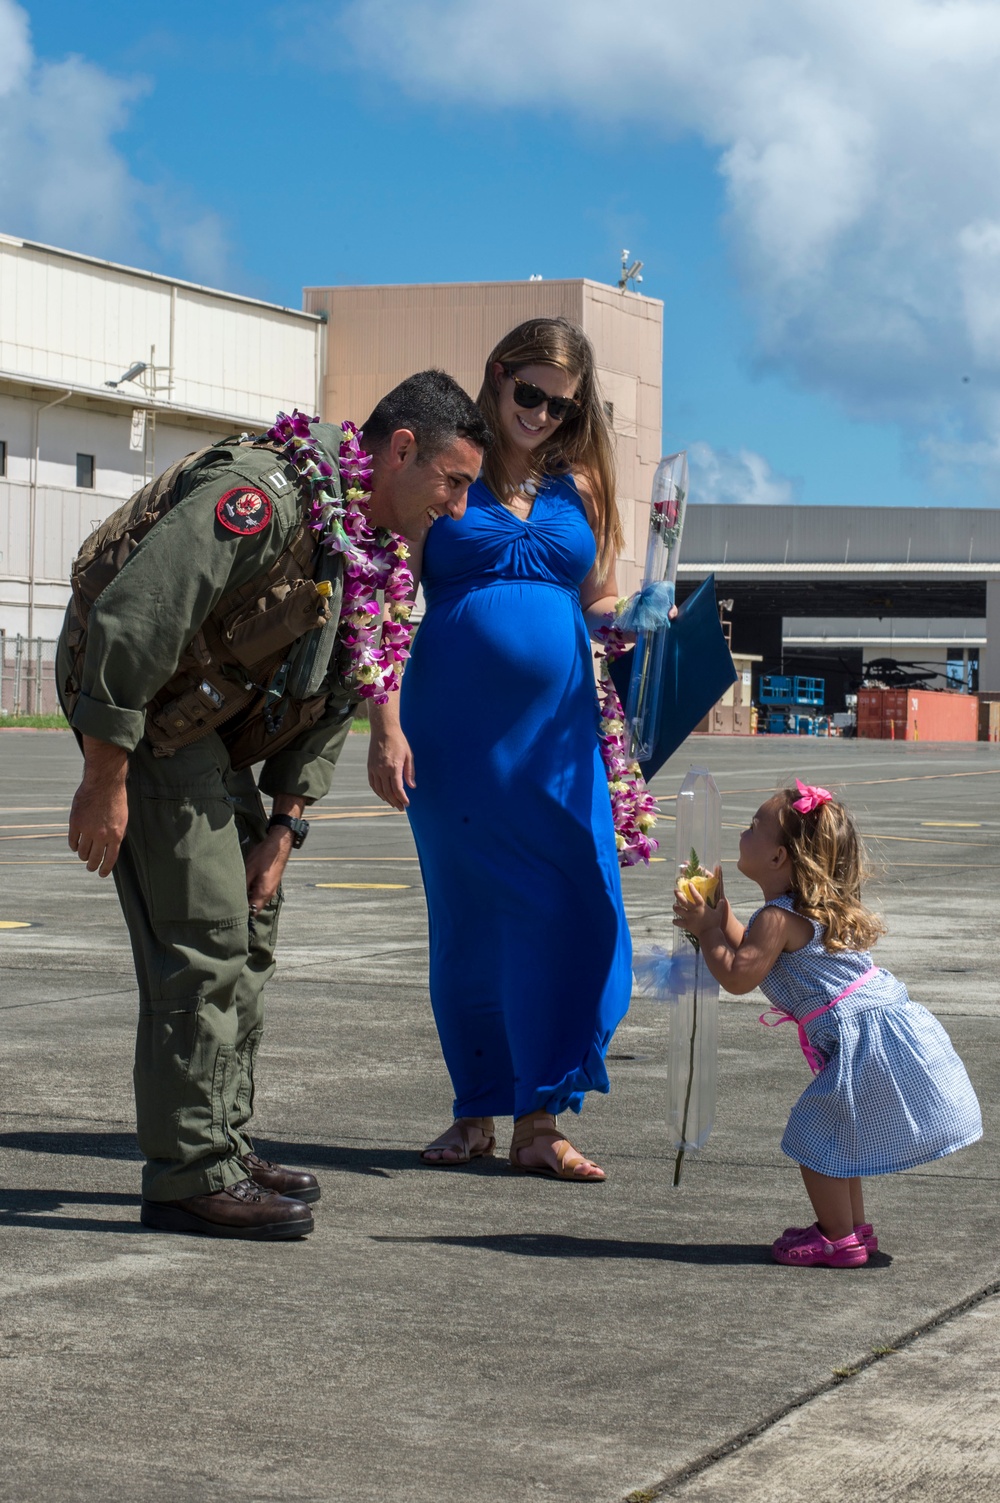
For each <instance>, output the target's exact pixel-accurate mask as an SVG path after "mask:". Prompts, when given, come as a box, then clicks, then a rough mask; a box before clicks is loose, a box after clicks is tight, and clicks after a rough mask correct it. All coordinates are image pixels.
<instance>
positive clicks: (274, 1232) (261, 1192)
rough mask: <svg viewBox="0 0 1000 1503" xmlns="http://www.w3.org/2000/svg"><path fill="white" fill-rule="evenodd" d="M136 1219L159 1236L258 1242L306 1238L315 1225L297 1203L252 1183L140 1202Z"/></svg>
mask: <svg viewBox="0 0 1000 1503" xmlns="http://www.w3.org/2000/svg"><path fill="white" fill-rule="evenodd" d="M139 1220H140V1221H141V1222H142V1224H143V1226H148V1227H153V1228H155V1229H156V1230H157V1231H159V1232H200V1233H201V1234H202V1236H205V1237H242V1238H244V1239H246V1240H252V1241H257V1242H265V1241H275V1240H277V1239H279V1238H287V1237H307V1236H308V1235H309V1233H310V1232H311V1231H312V1230H313V1228H314V1227H315V1225H316V1223H315V1222H314V1221H313V1218H312V1212H311V1211H310V1210H309V1209H308V1208H307V1207H306V1206H304V1205H303V1204H302V1201H301V1200H290V1199H289V1198H288V1197H287V1196H285V1195H276V1194H275V1193H274V1191H273V1190H266V1189H264V1187H263V1186H262V1185H257V1184H254V1182H253V1180H252V1179H241V1180H240V1182H239V1184H236V1185H228V1186H227V1187H226V1189H225V1190H215V1191H214V1192H213V1193H211V1194H209V1195H189V1196H188V1197H187V1198H186V1199H185V1200H144V1201H143V1203H142V1210H141V1211H140V1213H139Z"/></svg>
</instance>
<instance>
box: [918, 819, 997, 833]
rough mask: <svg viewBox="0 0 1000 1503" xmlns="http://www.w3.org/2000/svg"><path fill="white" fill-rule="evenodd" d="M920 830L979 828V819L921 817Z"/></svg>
mask: <svg viewBox="0 0 1000 1503" xmlns="http://www.w3.org/2000/svg"><path fill="white" fill-rule="evenodd" d="M920 828H921V829H922V830H981V829H982V828H983V821H982V820H981V819H922V820H921V821H920Z"/></svg>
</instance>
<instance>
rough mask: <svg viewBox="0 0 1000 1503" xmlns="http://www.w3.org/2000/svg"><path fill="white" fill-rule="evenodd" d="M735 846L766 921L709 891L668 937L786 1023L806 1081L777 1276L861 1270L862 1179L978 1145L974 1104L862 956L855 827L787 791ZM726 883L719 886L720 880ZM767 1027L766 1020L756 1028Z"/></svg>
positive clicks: (787, 1147) (948, 1056)
mask: <svg viewBox="0 0 1000 1503" xmlns="http://www.w3.org/2000/svg"><path fill="white" fill-rule="evenodd" d="M796 783H797V786H798V791H797V792H796V791H795V790H794V789H790V788H788V789H783V790H782V791H781V792H780V793H778V794H776V795H775V796H774V798H771V799H768V801H767V803H765V804H762V805H761V807H760V808H759V809H758V810H757V813H756V814H755V815H754V817H753V819H752V821H751V823H750V827H749V829H746V830H744V831H743V833H742V835H741V836H740V856H739V861H738V862H737V866H738V869H739V870H740V871H741V872H742V873H743V875H744V876H745V877H749V878H750V880H751V881H752V882H755V883H756V884H757V886H758V887H759V888H760V889H761V892H762V893H763V895H764V906H763V907H762V908H758V909H757V911H756V913H755V914H754V915H753V917H752V918H751V920H750V922H749V924H748V925H747V927H746V928H745V929H744V927H743V925H742V924H740V923H739V922H738V921H737V920H736V919H735V918H734V917H733V915H732V912H731V910H730V907H729V903H728V902H727V900H726V898H725V897H724V896H723V895H722V889H721V885H720V887H719V899H718V904H717V906H716V907H715V908H710V907H708V906H707V904H706V903H705V901H704V899H703V897H702V896H701V894H700V893H698V892H697V891H696V890H695V888H694V886H693V885H689V884H683V885H682V887H679V888H678V890H677V891H676V892H675V893H674V898H675V902H674V913H675V915H676V917H675V919H674V923H675V924H676V926H677V927H678V928H681V929H685V930H687V931H688V933H690V934H693V935H694V936H695V938H696V939H697V940H698V942H699V944H700V946H701V950H702V954H703V955H704V957H705V964H706V965H707V967H708V969H709V970H710V971H711V973H712V975H713V976H714V977H716V979H717V980H718V982H719V983H720V985H721V986H722V987H723V988H724V989H725V990H726V991H727V992H734V993H736V994H737V995H740V994H741V993H743V992H749V991H752V990H753V988H754V987H755V986H759V987H760V989H761V991H762V992H763V993H764V995H765V997H767V999H768V1001H769V1002H771V1003H772V1004H773V1005H772V1008H771V1011H772V1012H774V1013H781V1014H784V1015H785V1016H784V1017H781V1018H778V1019H775V1020H774V1021H775V1023H777V1022H789V1021H793V1020H794V1021H795V1022H797V1023H798V1026H799V1040H800V1042H801V1044H802V1050H803V1053H804V1054H805V1056H806V1059H807V1060H808V1061H809V1063H810V1066H811V1068H812V1069H813V1071H814V1072H815V1079H814V1080H813V1082H812V1084H811V1085H810V1086H808V1087H807V1088H806V1090H805V1091H804V1092H803V1094H802V1095H801V1096H800V1097H799V1099H798V1101H797V1102H796V1103H795V1106H794V1107H793V1108H792V1114H791V1116H790V1117H789V1119H788V1126H787V1127H786V1129H785V1135H784V1137H783V1138H782V1140H781V1147H782V1151H783V1152H784V1153H787V1154H788V1156H789V1157H790V1158H793V1159H795V1160H796V1162H797V1163H798V1164H799V1166H800V1168H801V1171H802V1178H803V1180H804V1181H805V1187H806V1191H807V1193H808V1195H809V1199H810V1201H811V1202H812V1208H813V1210H814V1212H815V1214H816V1221H815V1223H814V1224H813V1225H812V1226H810V1227H789V1228H788V1229H787V1231H785V1232H783V1233H782V1235H781V1236H780V1237H779V1238H778V1239H777V1241H776V1242H775V1243H774V1244H773V1246H772V1249H771V1251H772V1253H773V1256H774V1258H775V1259H776V1261H777V1262H779V1263H789V1264H792V1265H795V1266H800V1267H801V1266H812V1265H814V1264H822V1265H824V1266H825V1267H828V1268H855V1267H858V1266H859V1265H860V1264H862V1263H866V1262H867V1261H868V1254H869V1253H870V1252H874V1251H875V1249H876V1248H877V1246H878V1242H877V1239H876V1237H875V1234H874V1231H873V1229H872V1227H871V1225H870V1223H868V1222H867V1221H866V1220H865V1210H864V1202H863V1200H862V1196H861V1177H862V1176H863V1175H868V1174H892V1173H895V1172H896V1171H898V1170H900V1169H911V1168H913V1166H914V1165H915V1164H926V1163H929V1162H930V1161H931V1160H932V1159H939V1158H942V1157H943V1156H944V1155H945V1154H948V1153H954V1152H955V1151H956V1150H957V1149H959V1148H966V1147H967V1146H968V1145H969V1144H970V1143H975V1142H976V1141H977V1140H978V1139H979V1138H981V1137H982V1132H983V1128H982V1120H981V1118H980V1114H979V1103H978V1101H977V1100H976V1096H975V1093H974V1091H973V1089H972V1086H971V1084H970V1083H969V1077H968V1076H967V1075H966V1073H965V1067H964V1065H963V1064H962V1061H961V1060H960V1059H959V1057H958V1055H957V1054H956V1053H955V1051H954V1049H953V1048H952V1046H951V1043H950V1041H949V1039H948V1035H947V1034H946V1033H945V1031H944V1029H943V1028H942V1027H941V1025H940V1023H939V1022H938V1021H937V1019H936V1018H934V1017H933V1016H932V1015H931V1014H930V1013H929V1012H928V1011H927V1010H926V1008H923V1007H920V1006H918V1005H917V1003H915V1002H912V1001H911V1000H910V998H909V997H908V996H907V993H906V988H905V986H904V985H903V983H902V982H901V981H897V980H896V978H895V976H892V975H890V973H889V972H888V971H885V970H882V969H881V968H880V967H876V966H875V965H873V963H872V958H871V955H870V954H869V953H868V947H869V945H871V944H873V943H874V942H875V940H876V939H878V937H879V935H880V934H881V933H883V932H884V926H883V925H882V923H881V921H880V920H879V919H877V918H876V917H875V915H874V914H872V913H869V912H868V911H867V909H865V908H864V907H863V906H862V903H861V880H862V876H863V858H862V851H861V842H860V839H859V836H858V832H857V830H856V828H855V826H854V821H853V820H852V818H851V816H850V814H849V813H848V812H847V810H846V809H845V808H844V806H843V804H841V803H839V802H838V800H836V799H835V798H833V797H832V795H831V794H830V793H829V792H828V791H827V790H826V789H825V788H811V787H808V786H807V785H805V784H803V783H799V782H798V779H796ZM719 875H720V877H721V873H720V874H719ZM765 1021H768V1020H767V1018H766V1016H765V1017H762V1018H761V1022H765Z"/></svg>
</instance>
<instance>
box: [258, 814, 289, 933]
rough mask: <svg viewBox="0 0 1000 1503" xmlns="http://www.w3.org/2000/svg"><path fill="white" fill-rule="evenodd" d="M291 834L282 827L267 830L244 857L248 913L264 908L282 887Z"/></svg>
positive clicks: (277, 826)
mask: <svg viewBox="0 0 1000 1503" xmlns="http://www.w3.org/2000/svg"><path fill="white" fill-rule="evenodd" d="M292 849H293V847H292V832H291V830H286V829H285V827H284V825H275V827H274V829H273V830H268V832H267V834H266V835H265V836H264V839H263V840H262V841H261V842H260V844H259V845H255V846H254V848H253V850H252V851H251V852H250V855H249V856H248V857H247V904H248V906H249V908H250V912H251V913H259V912H260V910H261V909H262V908H266V907H267V905H268V903H270V901H271V899H272V898H273V897H274V895H275V893H276V892H277V891H278V888H279V887H280V885H281V879H282V877H283V876H284V872H285V867H286V866H287V865H288V858H289V856H290V855H291V854H292Z"/></svg>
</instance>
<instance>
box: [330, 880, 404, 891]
mask: <svg viewBox="0 0 1000 1503" xmlns="http://www.w3.org/2000/svg"><path fill="white" fill-rule="evenodd" d="M316 886H317V887H349V888H350V889H351V890H352V891H353V892H359V891H364V892H401V891H402V889H403V888H404V887H410V886H412V883H410V882H317V883H316Z"/></svg>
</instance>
